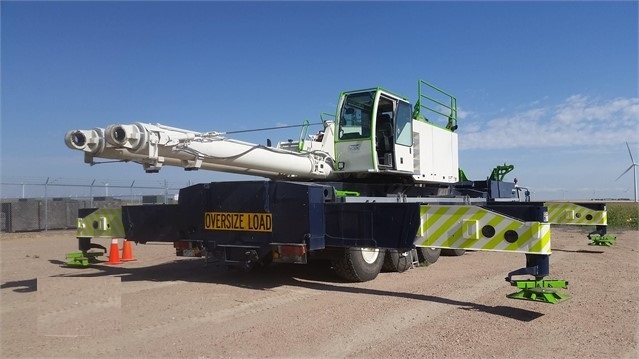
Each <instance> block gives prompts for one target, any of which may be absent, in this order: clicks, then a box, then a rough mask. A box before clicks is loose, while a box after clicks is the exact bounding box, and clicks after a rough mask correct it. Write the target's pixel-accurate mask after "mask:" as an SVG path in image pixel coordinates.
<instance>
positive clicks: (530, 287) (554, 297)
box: [506, 279, 570, 304]
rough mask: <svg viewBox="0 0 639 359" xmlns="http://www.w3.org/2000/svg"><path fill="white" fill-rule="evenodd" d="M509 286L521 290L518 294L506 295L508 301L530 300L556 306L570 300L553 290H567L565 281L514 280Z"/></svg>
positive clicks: (568, 297)
mask: <svg viewBox="0 0 639 359" xmlns="http://www.w3.org/2000/svg"><path fill="white" fill-rule="evenodd" d="M510 284H511V285H512V286H515V287H517V288H519V289H521V290H520V291H519V292H516V293H512V294H508V295H507V296H506V297H508V298H510V299H522V300H530V301H535V302H542V303H551V304H557V303H559V302H563V301H565V300H568V299H570V296H568V295H567V294H563V293H560V292H559V291H557V290H556V289H555V288H568V281H565V280H559V279H554V280H514V281H511V282H510Z"/></svg>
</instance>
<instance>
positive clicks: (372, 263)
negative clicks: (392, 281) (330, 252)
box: [333, 247, 385, 282]
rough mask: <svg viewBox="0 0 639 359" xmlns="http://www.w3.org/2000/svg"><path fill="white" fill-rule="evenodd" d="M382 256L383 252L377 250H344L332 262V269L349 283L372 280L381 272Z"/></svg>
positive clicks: (356, 248)
mask: <svg viewBox="0 0 639 359" xmlns="http://www.w3.org/2000/svg"><path fill="white" fill-rule="evenodd" d="M372 252H376V253H377V255H374V254H372ZM384 254H385V250H383V249H379V248H370V249H369V248H358V247H353V248H344V249H343V252H341V253H340V254H339V255H338V256H337V258H335V259H334V260H333V269H334V270H335V273H337V275H338V276H339V277H341V278H342V279H345V280H347V281H349V282H366V281H369V280H373V279H375V278H376V277H377V275H378V274H379V272H380V271H381V270H382V265H383V264H384V257H385V255H384ZM366 257H368V258H366Z"/></svg>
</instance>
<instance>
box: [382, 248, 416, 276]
mask: <svg viewBox="0 0 639 359" xmlns="http://www.w3.org/2000/svg"><path fill="white" fill-rule="evenodd" d="M404 253H406V255H403V254H404ZM412 258H413V257H412V255H411V253H410V252H400V251H398V250H397V249H388V250H387V251H386V257H385V258H384V265H383V266H382V270H383V271H385V272H398V273H401V272H405V271H407V270H408V269H409V268H410V267H411V266H412V265H413V263H412Z"/></svg>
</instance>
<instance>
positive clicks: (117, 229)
mask: <svg viewBox="0 0 639 359" xmlns="http://www.w3.org/2000/svg"><path fill="white" fill-rule="evenodd" d="M76 237H92V238H95V237H107V238H114V237H117V238H123V237H124V224H123V223H122V208H99V209H96V210H95V211H93V212H91V213H90V214H88V215H87V216H86V217H83V218H78V227H77V230H76Z"/></svg>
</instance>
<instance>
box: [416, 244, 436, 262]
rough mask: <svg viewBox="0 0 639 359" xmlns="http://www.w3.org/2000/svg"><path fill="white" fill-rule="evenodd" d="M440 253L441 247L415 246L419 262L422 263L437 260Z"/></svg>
mask: <svg viewBox="0 0 639 359" xmlns="http://www.w3.org/2000/svg"><path fill="white" fill-rule="evenodd" d="M441 253H442V250H441V248H427V247H417V257H418V258H419V264H422V265H429V264H433V263H435V262H437V260H438V259H439V255H440V254H441Z"/></svg>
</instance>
